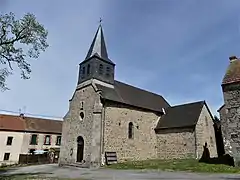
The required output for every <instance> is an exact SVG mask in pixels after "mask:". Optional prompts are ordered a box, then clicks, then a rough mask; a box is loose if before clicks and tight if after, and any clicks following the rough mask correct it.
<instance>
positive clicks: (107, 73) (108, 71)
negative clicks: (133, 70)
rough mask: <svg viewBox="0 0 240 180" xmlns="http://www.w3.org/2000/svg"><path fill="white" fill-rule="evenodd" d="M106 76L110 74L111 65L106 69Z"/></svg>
mask: <svg viewBox="0 0 240 180" xmlns="http://www.w3.org/2000/svg"><path fill="white" fill-rule="evenodd" d="M106 76H110V67H107V69H106Z"/></svg>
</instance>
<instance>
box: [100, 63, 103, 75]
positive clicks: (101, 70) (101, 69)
mask: <svg viewBox="0 0 240 180" xmlns="http://www.w3.org/2000/svg"><path fill="white" fill-rule="evenodd" d="M99 74H103V65H102V64H100V65H99Z"/></svg>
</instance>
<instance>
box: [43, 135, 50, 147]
mask: <svg viewBox="0 0 240 180" xmlns="http://www.w3.org/2000/svg"><path fill="white" fill-rule="evenodd" d="M50 144H51V136H50V135H46V136H45V140H44V145H50Z"/></svg>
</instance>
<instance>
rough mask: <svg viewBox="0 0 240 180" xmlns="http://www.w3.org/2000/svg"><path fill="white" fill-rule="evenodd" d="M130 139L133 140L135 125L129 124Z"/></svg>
mask: <svg viewBox="0 0 240 180" xmlns="http://www.w3.org/2000/svg"><path fill="white" fill-rule="evenodd" d="M128 139H133V123H132V122H130V123H129V124H128Z"/></svg>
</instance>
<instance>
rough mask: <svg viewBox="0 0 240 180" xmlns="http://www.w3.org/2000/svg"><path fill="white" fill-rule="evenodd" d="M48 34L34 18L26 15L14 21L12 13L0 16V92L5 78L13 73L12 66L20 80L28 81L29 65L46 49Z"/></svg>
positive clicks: (31, 15)
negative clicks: (17, 72)
mask: <svg viewBox="0 0 240 180" xmlns="http://www.w3.org/2000/svg"><path fill="white" fill-rule="evenodd" d="M47 35H48V32H47V30H46V29H45V28H44V26H43V25H42V24H40V23H39V22H38V21H37V19H36V17H35V16H34V15H33V14H31V13H27V14H26V15H24V16H23V17H22V18H21V19H16V18H15V15H14V14H13V13H9V14H4V15H0V65H1V66H2V67H1V66H0V90H2V91H4V90H6V89H8V88H7V85H6V78H7V77H8V76H9V75H10V74H12V73H13V65H16V66H17V67H18V68H19V69H20V71H21V78H23V79H29V78H30V77H29V75H30V73H31V68H30V63H29V62H28V61H27V59H31V58H38V57H39V55H40V53H41V52H43V51H45V50H46V48H47V47H48V43H47Z"/></svg>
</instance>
